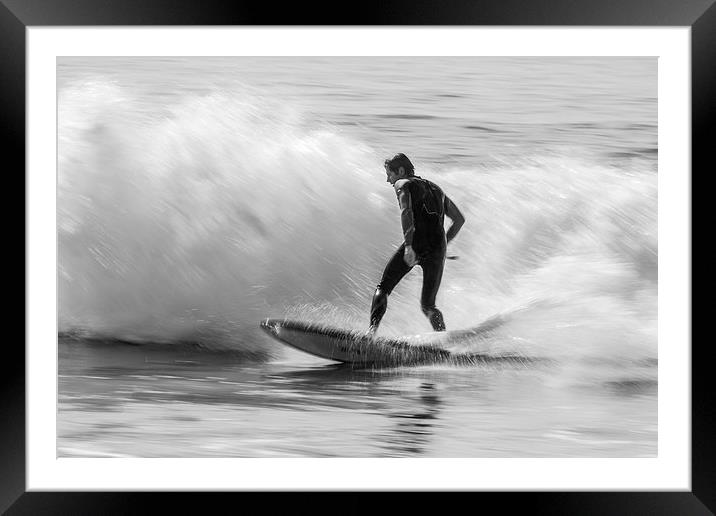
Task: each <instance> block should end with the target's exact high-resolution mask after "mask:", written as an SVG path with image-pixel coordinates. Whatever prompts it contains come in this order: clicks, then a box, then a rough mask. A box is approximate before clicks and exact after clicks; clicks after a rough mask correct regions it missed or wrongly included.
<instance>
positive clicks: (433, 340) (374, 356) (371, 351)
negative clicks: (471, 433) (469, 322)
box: [261, 319, 500, 366]
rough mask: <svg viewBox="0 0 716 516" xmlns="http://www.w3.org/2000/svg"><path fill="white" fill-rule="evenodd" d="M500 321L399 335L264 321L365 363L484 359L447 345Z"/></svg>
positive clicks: (292, 342)
mask: <svg viewBox="0 0 716 516" xmlns="http://www.w3.org/2000/svg"><path fill="white" fill-rule="evenodd" d="M499 323H500V322H499V321H494V320H489V321H486V322H485V323H483V324H481V325H480V326H477V327H475V328H471V329H467V330H454V331H448V332H439V333H430V334H423V335H415V336H406V337H399V338H386V337H373V338H370V337H368V336H366V335H365V333H363V332H359V331H351V330H343V329H339V328H333V327H330V326H326V325H323V324H319V323H308V322H303V321H291V320H286V319H266V320H264V321H262V322H261V328H262V329H263V330H264V331H265V332H266V333H268V334H269V335H271V336H272V337H274V338H275V339H277V340H279V341H281V342H283V343H285V344H288V345H289V346H292V347H294V348H296V349H300V350H301V351H305V352H306V353H310V354H312V355H316V356H319V357H321V358H327V359H329V360H335V361H338V362H344V363H347V364H355V365H363V366H365V365H381V366H397V365H416V364H424V363H436V362H453V363H455V362H457V363H460V362H475V361H477V360H480V359H481V357H482V359H484V358H485V357H484V355H480V354H464V353H453V352H451V351H449V350H448V349H446V347H445V346H446V345H448V344H450V343H454V342H456V341H463V340H464V339H470V338H474V337H477V336H480V335H484V334H485V333H487V332H489V331H491V330H492V329H494V327H495V326H497V325H499Z"/></svg>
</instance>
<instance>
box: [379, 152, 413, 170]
mask: <svg viewBox="0 0 716 516" xmlns="http://www.w3.org/2000/svg"><path fill="white" fill-rule="evenodd" d="M385 165H386V166H387V167H388V168H389V169H390V170H393V171H396V172H397V170H398V169H399V168H400V167H403V168H404V169H405V174H406V175H407V176H412V175H413V174H414V173H415V167H413V164H412V163H411V162H410V160H409V159H408V157H407V156H406V155H405V154H403V153H402V152H401V153H400V154H396V155H395V156H393V157H392V158H390V159H386V160H385Z"/></svg>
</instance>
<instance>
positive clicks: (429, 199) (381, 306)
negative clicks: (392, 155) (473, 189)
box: [370, 176, 447, 331]
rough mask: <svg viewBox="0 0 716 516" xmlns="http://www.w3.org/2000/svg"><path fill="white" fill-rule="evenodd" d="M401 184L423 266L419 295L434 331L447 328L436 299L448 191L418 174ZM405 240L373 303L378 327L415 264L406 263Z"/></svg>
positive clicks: (374, 324) (373, 320)
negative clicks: (399, 284)
mask: <svg viewBox="0 0 716 516" xmlns="http://www.w3.org/2000/svg"><path fill="white" fill-rule="evenodd" d="M407 179H408V181H407V183H406V184H404V185H403V186H402V188H407V190H408V192H409V193H410V201H411V208H412V213H413V223H414V227H415V230H414V233H413V238H412V246H413V250H414V251H415V254H416V255H417V257H418V265H420V267H421V268H422V269H423V288H422V292H421V295H420V307H421V308H422V310H423V313H424V314H425V315H426V316H427V317H428V319H429V320H430V324H431V325H432V327H433V329H434V330H435V331H443V330H445V322H444V321H443V315H442V313H441V312H440V310H438V309H437V307H436V306H435V298H436V296H437V293H438V289H439V288H440V281H441V280H442V276H443V267H444V265H445V250H446V248H447V241H446V237H445V228H444V227H443V223H444V221H445V194H444V193H443V191H442V190H441V189H440V187H438V186H437V185H436V184H435V183H432V182H430V181H428V180H426V179H423V178H421V177H419V176H412V177H409V178H407ZM404 253H405V243H403V244H402V245H401V246H400V247H399V248H398V250H397V251H396V252H395V254H394V255H393V257H392V258H391V259H390V261H389V262H388V265H386V267H385V270H384V271H383V277H382V278H381V280H380V283H379V284H378V287H377V288H376V291H375V294H374V295H373V302H372V304H371V314H370V324H371V326H372V327H374V328H377V327H378V325H379V324H380V321H381V319H382V318H383V315H385V311H386V310H387V308H388V296H389V295H390V293H391V292H392V291H393V289H394V288H395V286H396V285H397V284H398V283H399V282H400V280H401V279H403V277H404V276H405V275H406V274H407V273H408V272H410V270H411V269H412V267H411V266H410V265H408V264H407V263H405V259H404Z"/></svg>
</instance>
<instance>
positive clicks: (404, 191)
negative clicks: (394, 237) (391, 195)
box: [395, 180, 415, 248]
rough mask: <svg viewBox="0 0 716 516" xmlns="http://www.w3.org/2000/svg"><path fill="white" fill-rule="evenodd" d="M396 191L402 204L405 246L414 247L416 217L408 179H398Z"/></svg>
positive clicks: (401, 221)
mask: <svg viewBox="0 0 716 516" xmlns="http://www.w3.org/2000/svg"><path fill="white" fill-rule="evenodd" d="M395 193H396V194H397V195H398V204H399V205H400V224H401V225H402V227H403V239H404V240H405V247H406V248H408V247H412V246H413V235H414V234H415V219H414V218H413V203H412V202H411V199H410V191H409V190H408V181H405V180H400V181H396V183H395Z"/></svg>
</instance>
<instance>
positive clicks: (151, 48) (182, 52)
mask: <svg viewBox="0 0 716 516" xmlns="http://www.w3.org/2000/svg"><path fill="white" fill-rule="evenodd" d="M398 34H399V37H397V35H398ZM27 43H28V45H27V85H26V89H27V176H26V177H27V192H28V197H27V213H26V217H27V218H26V221H27V265H28V273H27V312H26V313H27V316H26V325H27V333H26V335H27V341H26V356H27V489H28V490H30V491H32V490H83V491H84V490H183V489H193V490H233V489H245V490H261V489H271V490H274V489H275V490H285V489H289V490H302V489H307V490H308V489H325V490H361V489H363V490H427V489H431V490H489V491H495V490H629V491H631V490H690V486H691V478H690V477H691V475H690V472H691V458H690V450H691V413H690V407H691V349H690V345H691V322H690V318H691V307H690V303H691V241H690V234H691V217H690V213H691V198H690V183H691V154H690V145H691V116H690V112H691V95H690V92H691V85H690V73H691V70H690V28H688V27H671V28H650V27H642V28H597V27H595V28H578V27H565V28H556V27H533V28H504V27H494V28H493V27H482V28H480V27H455V28H449V27H425V28H416V27H392V28H391V27H386V28H366V27H346V28H318V27H298V28H272V27H269V28H259V27H216V28H193V27H185V28H184V27H181V28H179V27H177V28H152V27H117V28H70V27H57V28H48V27H28V29H27ZM241 55H251V56H264V55H265V56H330V55H333V56H381V55H385V56H440V55H445V56H448V55H449V56H481V55H483V56H656V57H658V60H659V61H658V82H659V84H658V98H659V101H658V110H659V116H658V123H659V127H658V143H659V160H658V163H659V164H658V167H659V180H658V187H659V212H658V213H659V219H658V220H659V232H658V235H659V294H660V295H659V322H658V329H659V345H658V358H659V376H658V378H659V380H658V414H659V415H658V424H659V425H658V457H657V458H644V459H615V458H609V459H594V458H591V459H577V458H570V459H562V458H554V459H535V458H531V459H521V458H508V459H504V458H503V459H497V458H490V459H472V458H469V459H468V458H465V459H431V458H430V459H429V458H425V459H413V458H399V459H340V458H331V459H326V458H316V459H309V458H305V459H304V458H290V459H276V458H271V459H259V458H251V459H238V458H232V459H168V458H165V459H127V458H109V459H107V458H57V457H56V450H57V443H56V438H57V432H56V431H57V419H56V414H57V322H56V321H57V301H56V300H57V289H56V282H57V245H56V243H57V240H56V173H57V169H56V150H57V149H56V134H57V130H56V128H57V125H56V107H57V106H56V93H57V92H56V84H55V82H56V60H57V58H58V57H62V56H241Z"/></svg>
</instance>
